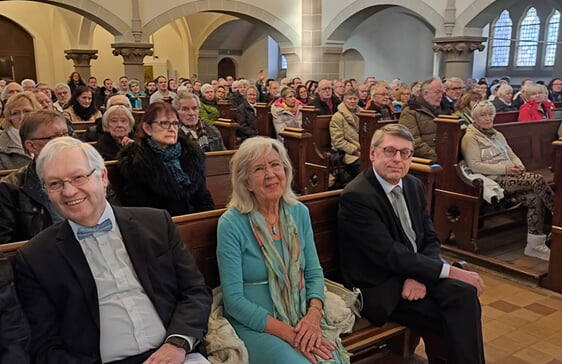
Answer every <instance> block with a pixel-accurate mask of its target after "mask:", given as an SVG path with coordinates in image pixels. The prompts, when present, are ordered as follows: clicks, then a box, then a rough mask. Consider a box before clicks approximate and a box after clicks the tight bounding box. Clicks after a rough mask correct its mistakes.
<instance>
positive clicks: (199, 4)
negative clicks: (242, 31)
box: [143, 0, 300, 47]
mask: <svg viewBox="0 0 562 364" xmlns="http://www.w3.org/2000/svg"><path fill="white" fill-rule="evenodd" d="M201 12H215V13H221V14H228V15H232V16H235V17H238V18H240V19H244V20H246V21H249V22H251V23H255V22H256V21H258V22H259V23H260V24H263V25H264V26H266V27H267V29H268V30H270V31H271V33H270V36H271V37H272V38H273V39H274V40H275V41H276V42H277V43H278V44H279V46H280V47H294V46H297V45H299V44H300V36H299V34H298V33H297V32H296V31H295V30H294V29H292V28H291V27H290V26H289V25H288V24H287V23H286V22H284V21H283V20H282V19H280V18H278V17H277V16H275V15H273V14H271V13H269V12H267V11H265V10H264V9H262V8H259V7H256V6H254V5H250V4H247V3H244V5H243V6H240V4H239V3H238V1H228V2H223V3H221V6H220V7H219V6H218V5H213V4H212V3H211V2H209V1H206V0H200V1H194V2H190V3H188V4H184V5H180V6H176V7H174V8H172V9H169V10H168V11H166V12H164V13H162V14H160V15H158V16H157V17H156V18H154V19H152V20H150V21H149V22H147V23H146V24H145V25H144V27H143V33H144V34H147V35H150V34H153V33H154V32H156V31H157V30H158V29H160V28H161V27H163V26H164V25H166V24H169V23H170V22H171V21H173V20H175V19H177V18H180V17H182V16H187V15H191V14H195V13H201Z"/></svg>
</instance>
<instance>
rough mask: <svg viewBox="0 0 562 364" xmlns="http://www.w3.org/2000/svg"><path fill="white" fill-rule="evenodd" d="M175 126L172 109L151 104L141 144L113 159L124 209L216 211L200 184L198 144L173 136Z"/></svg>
mask: <svg viewBox="0 0 562 364" xmlns="http://www.w3.org/2000/svg"><path fill="white" fill-rule="evenodd" d="M179 124H180V121H179V116H178V113H177V111H176V109H174V107H173V106H172V105H170V104H169V103H167V102H163V101H161V102H154V103H152V104H150V106H149V107H148V109H147V110H146V112H145V114H144V118H143V121H142V123H141V125H140V130H139V132H140V133H141V140H140V141H139V142H138V143H129V144H127V146H126V147H125V148H123V150H122V151H121V153H120V154H119V156H118V162H117V168H118V169H119V173H120V174H121V177H122V181H123V186H122V195H121V196H119V197H120V199H121V202H122V203H123V205H124V206H144V207H155V208H160V209H166V210H168V212H169V213H170V215H172V216H178V215H185V214H191V213H193V212H201V211H207V210H212V209H213V208H214V207H215V206H214V203H213V199H212V197H211V194H210V193H209V191H208V190H207V186H206V183H205V154H204V153H203V151H202V150H201V148H200V147H199V145H198V144H197V143H195V142H192V141H188V140H186V139H185V138H178V134H179V132H178V129H179ZM142 134H144V135H142Z"/></svg>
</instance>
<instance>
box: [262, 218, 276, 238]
mask: <svg viewBox="0 0 562 364" xmlns="http://www.w3.org/2000/svg"><path fill="white" fill-rule="evenodd" d="M264 219H265V221H266V222H267V223H268V224H269V225H270V226H271V232H272V233H273V235H277V227H275V225H277V220H279V216H275V218H274V219H273V223H271V222H270V221H269V220H268V219H266V218H265V216H264Z"/></svg>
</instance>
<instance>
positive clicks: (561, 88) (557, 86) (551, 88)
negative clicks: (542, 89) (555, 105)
mask: <svg viewBox="0 0 562 364" xmlns="http://www.w3.org/2000/svg"><path fill="white" fill-rule="evenodd" d="M548 98H549V100H550V101H552V102H562V78H553V79H552V80H550V82H549V83H548Z"/></svg>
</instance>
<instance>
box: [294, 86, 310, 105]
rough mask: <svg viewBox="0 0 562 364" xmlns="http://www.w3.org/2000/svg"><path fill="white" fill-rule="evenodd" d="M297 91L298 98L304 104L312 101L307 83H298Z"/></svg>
mask: <svg viewBox="0 0 562 364" xmlns="http://www.w3.org/2000/svg"><path fill="white" fill-rule="evenodd" d="M295 91H296V93H297V100H299V101H300V102H301V103H302V104H303V105H307V104H308V103H309V102H310V100H309V98H308V91H306V86H305V85H298V86H297V88H296V89H295Z"/></svg>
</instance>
